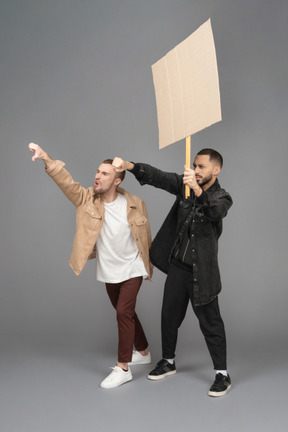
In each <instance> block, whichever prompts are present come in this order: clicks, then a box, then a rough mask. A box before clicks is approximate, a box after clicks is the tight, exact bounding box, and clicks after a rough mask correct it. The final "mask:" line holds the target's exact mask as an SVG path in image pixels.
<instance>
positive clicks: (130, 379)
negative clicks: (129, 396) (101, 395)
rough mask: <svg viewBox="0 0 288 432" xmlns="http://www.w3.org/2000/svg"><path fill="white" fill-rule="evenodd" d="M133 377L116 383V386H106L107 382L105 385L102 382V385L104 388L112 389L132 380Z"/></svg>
mask: <svg viewBox="0 0 288 432" xmlns="http://www.w3.org/2000/svg"><path fill="white" fill-rule="evenodd" d="M132 379H133V377H132V378H129V379H127V380H126V381H123V382H121V383H120V384H117V385H114V386H111V387H110V386H107V387H106V386H105V384H104V386H105V387H104V386H102V385H101V384H100V387H101V388H102V389H112V388H117V387H120V386H121V385H123V384H126V383H127V382H130V381H132Z"/></svg>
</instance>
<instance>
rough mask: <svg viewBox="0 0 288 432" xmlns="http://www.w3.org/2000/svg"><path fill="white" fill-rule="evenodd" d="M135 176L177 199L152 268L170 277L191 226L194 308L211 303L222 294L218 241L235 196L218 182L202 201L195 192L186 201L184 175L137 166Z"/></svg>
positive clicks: (156, 246) (156, 240) (158, 242)
mask: <svg viewBox="0 0 288 432" xmlns="http://www.w3.org/2000/svg"><path fill="white" fill-rule="evenodd" d="M131 172H132V173H133V174H134V176H135V177H136V179H137V180H138V181H139V183H140V184H141V185H145V184H149V185H151V186H154V187H156V188H160V189H163V190H166V191H167V192H169V193H171V194H174V195H176V201H175V202H174V204H173V206H172V208H171V210H170V212H169V213H168V215H167V217H166V219H165V220H164V222H163V224H162V226H161V228H160V230H159V231H158V233H157V234H156V236H155V238H154V240H153V242H152V245H151V248H150V259H151V262H152V264H153V265H154V266H155V267H157V268H158V269H159V270H161V271H163V272H164V273H166V274H167V273H168V270H169V265H170V262H171V258H172V255H173V252H174V251H175V246H176V244H177V243H179V238H180V236H181V233H183V232H184V230H185V228H186V227H187V224H190V226H189V233H190V237H191V246H190V247H191V252H192V261H191V265H192V271H193V276H194V287H193V291H194V305H195V306H200V305H203V304H206V303H209V301H210V300H211V299H213V298H214V297H215V296H216V295H217V294H219V292H220V291H221V278H220V272H219V266H218V239H219V237H220V235H221V233H222V219H223V218H224V217H225V216H226V214H227V212H228V210H229V208H230V207H231V205H232V203H233V202H232V198H231V196H230V195H229V194H228V193H227V192H226V191H225V190H224V189H222V188H221V187H220V184H219V182H218V180H217V179H216V181H215V182H214V183H213V185H212V186H210V188H209V189H207V190H206V191H203V192H202V194H201V195H200V196H199V197H196V196H195V194H194V192H193V191H192V190H191V191H190V197H189V198H187V199H185V186H184V184H183V175H179V174H176V173H170V172H165V171H161V170H159V169H158V168H154V167H152V166H151V165H148V164H144V163H135V165H134V168H133V169H132V170H131ZM191 212H192V217H190V218H189V214H191ZM185 224H186V225H185Z"/></svg>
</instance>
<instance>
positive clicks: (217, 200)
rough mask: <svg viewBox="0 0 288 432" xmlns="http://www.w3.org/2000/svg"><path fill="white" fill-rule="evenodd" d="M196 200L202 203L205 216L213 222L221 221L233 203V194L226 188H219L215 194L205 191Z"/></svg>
mask: <svg viewBox="0 0 288 432" xmlns="http://www.w3.org/2000/svg"><path fill="white" fill-rule="evenodd" d="M196 200H197V202H198V203H199V204H201V205H202V209H203V211H204V214H205V216H207V217H208V218H209V219H210V220H212V221H213V222H219V221H221V220H222V219H223V218H224V217H225V216H226V215H227V213H228V210H229V208H230V207H231V206H232V204H233V201H232V198H231V196H230V195H229V193H228V192H226V191H225V190H224V189H220V190H217V191H215V192H214V193H213V194H209V193H208V192H205V191H203V192H202V194H201V195H200V196H199V197H198V198H196Z"/></svg>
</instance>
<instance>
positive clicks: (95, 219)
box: [83, 206, 102, 228]
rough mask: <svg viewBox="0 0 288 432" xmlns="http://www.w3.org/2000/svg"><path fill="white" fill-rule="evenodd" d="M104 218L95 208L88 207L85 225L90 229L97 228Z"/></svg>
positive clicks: (84, 217)
mask: <svg viewBox="0 0 288 432" xmlns="http://www.w3.org/2000/svg"><path fill="white" fill-rule="evenodd" d="M101 219H102V217H101V216H100V214H99V213H98V212H97V211H96V210H95V208H94V207H90V206H89V207H87V208H86V210H85V213H84V216H83V224H84V225H86V226H87V227H89V228H96V227H97V225H98V224H99V222H100V220H101Z"/></svg>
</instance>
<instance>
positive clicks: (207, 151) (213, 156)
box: [197, 148, 223, 168]
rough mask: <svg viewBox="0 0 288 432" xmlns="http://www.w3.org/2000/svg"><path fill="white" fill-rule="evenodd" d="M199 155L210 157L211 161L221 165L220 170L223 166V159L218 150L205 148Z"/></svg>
mask: <svg viewBox="0 0 288 432" xmlns="http://www.w3.org/2000/svg"><path fill="white" fill-rule="evenodd" d="M197 155H208V156H209V160H210V161H216V162H217V164H218V165H220V168H222V166H223V157H222V156H221V154H220V153H218V152H217V151H216V150H213V149H210V148H205V149H203V150H200V151H199V152H198V153H197Z"/></svg>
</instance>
